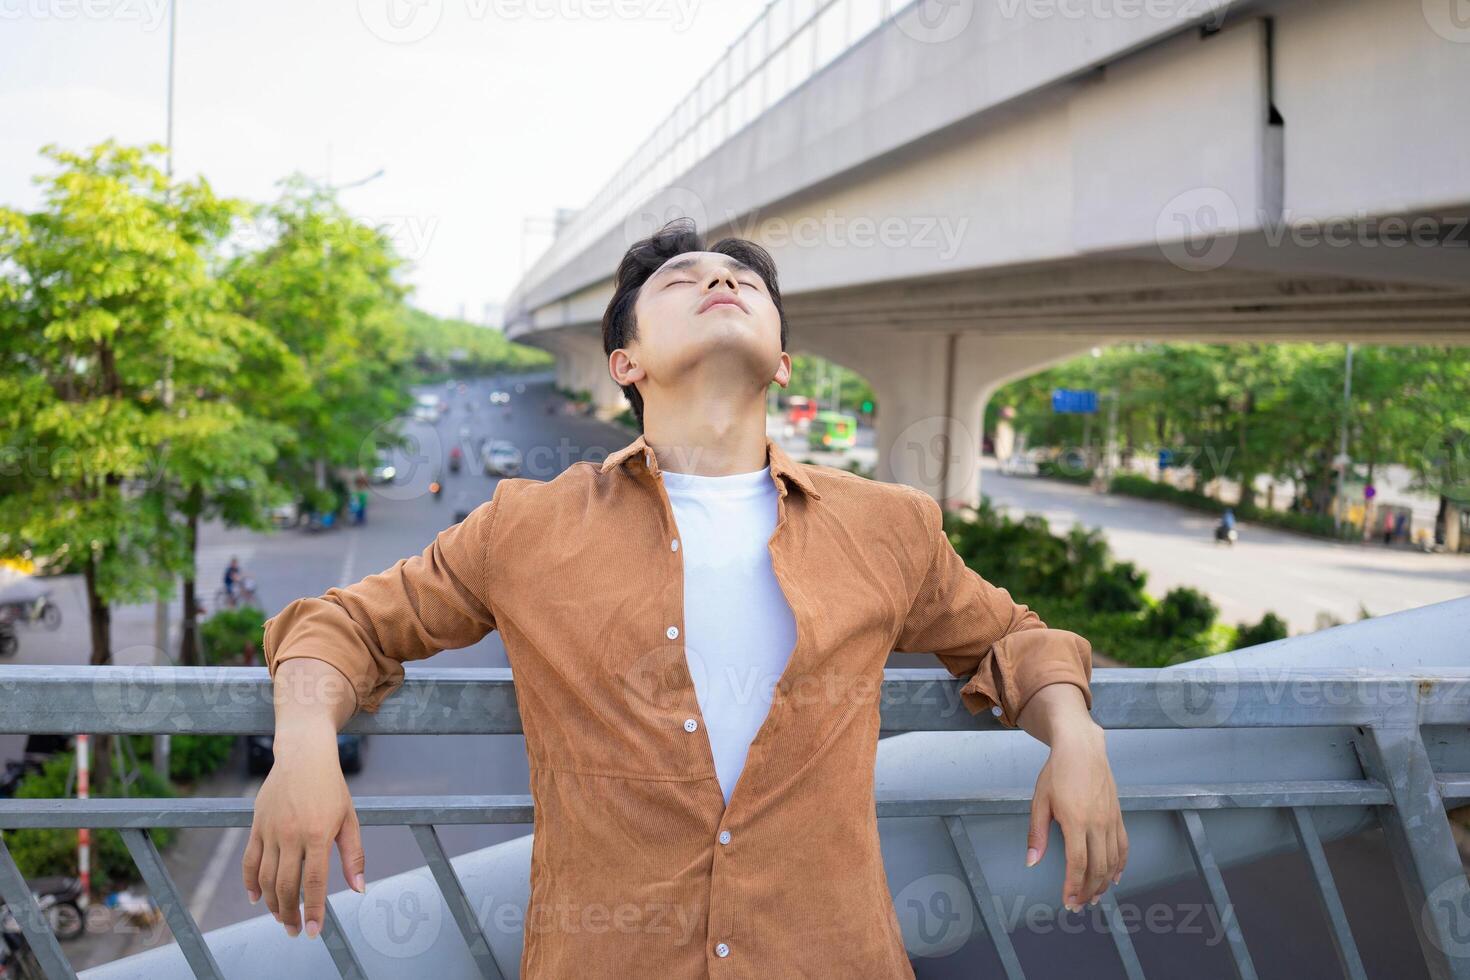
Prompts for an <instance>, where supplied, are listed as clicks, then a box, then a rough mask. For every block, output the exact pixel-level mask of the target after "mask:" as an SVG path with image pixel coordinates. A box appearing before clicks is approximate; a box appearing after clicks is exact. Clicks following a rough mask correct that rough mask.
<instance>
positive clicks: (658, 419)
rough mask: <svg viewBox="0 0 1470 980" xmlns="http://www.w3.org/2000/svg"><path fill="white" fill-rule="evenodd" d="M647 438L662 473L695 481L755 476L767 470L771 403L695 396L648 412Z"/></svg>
mask: <svg viewBox="0 0 1470 980" xmlns="http://www.w3.org/2000/svg"><path fill="white" fill-rule="evenodd" d="M643 437H644V441H645V442H646V443H647V444H648V447H649V448H650V449H652V450H653V453H654V455H655V456H656V457H657V458H658V465H659V468H660V469H663V470H669V471H670V472H674V473H690V474H693V475H694V476H729V475H731V474H734V473H749V472H751V471H753V470H758V469H760V468H761V467H763V466H765V465H767V462H768V461H767V459H766V400H765V391H764V389H762V390H761V392H760V393H759V396H758V397H756V398H749V397H740V398H731V397H729V396H728V395H724V394H721V395H712V394H711V395H703V396H700V395H695V396H693V397H690V398H682V399H680V400H679V401H678V402H677V403H675V404H668V405H662V404H649V403H647V402H645V403H644V406H643Z"/></svg>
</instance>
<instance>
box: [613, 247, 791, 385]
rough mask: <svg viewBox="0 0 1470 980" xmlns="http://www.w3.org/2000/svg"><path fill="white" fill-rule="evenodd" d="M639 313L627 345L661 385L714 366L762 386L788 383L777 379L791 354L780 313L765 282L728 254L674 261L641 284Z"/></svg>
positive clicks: (645, 372) (691, 255) (696, 255)
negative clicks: (786, 348) (786, 349)
mask: <svg viewBox="0 0 1470 980" xmlns="http://www.w3.org/2000/svg"><path fill="white" fill-rule="evenodd" d="M634 317H635V322H636V324H637V330H636V333H637V336H636V338H635V339H633V340H632V341H630V342H629V343H628V345H627V346H626V347H625V348H624V349H625V350H626V351H628V353H629V355H630V357H631V358H632V360H633V361H634V362H636V364H637V366H638V368H639V369H641V373H642V375H644V376H646V377H647V378H650V379H652V380H653V381H654V382H655V383H663V384H676V383H677V381H678V379H679V378H680V377H681V376H683V375H685V374H686V373H687V372H689V371H694V370H698V369H699V368H701V367H709V366H718V367H719V369H720V370H722V371H724V370H735V371H739V372H742V373H744V374H747V375H749V376H750V378H751V380H752V381H754V382H755V383H757V384H761V383H769V382H770V381H771V380H772V379H773V378H774V379H776V380H778V381H780V382H781V383H783V384H784V383H785V378H784V376H783V377H777V375H778V374H780V373H781V372H782V371H783V366H784V365H786V364H789V360H790V359H789V358H788V357H787V356H786V355H785V354H783V352H782V350H781V317H780V314H779V313H778V312H777V311H776V306H775V304H774V303H772V302H771V294H770V292H769V290H767V289H766V284H765V281H764V280H762V279H761V277H760V276H759V275H757V274H756V273H755V271H754V270H752V269H749V268H747V267H745V266H744V265H742V264H741V263H740V262H739V261H738V260H736V259H734V258H732V257H730V256H728V255H723V254H721V253H718V252H685V253H683V254H681V255H676V256H674V257H673V258H671V259H668V260H667V261H665V262H664V264H663V265H662V266H660V267H659V268H658V269H657V270H656V271H655V272H654V274H653V275H652V276H651V277H649V279H648V280H647V281H646V282H645V283H644V284H643V287H642V289H641V290H640V291H639V293H638V299H637V302H636V303H635V304H634ZM785 370H787V371H789V368H786V369H785ZM635 373H638V372H635Z"/></svg>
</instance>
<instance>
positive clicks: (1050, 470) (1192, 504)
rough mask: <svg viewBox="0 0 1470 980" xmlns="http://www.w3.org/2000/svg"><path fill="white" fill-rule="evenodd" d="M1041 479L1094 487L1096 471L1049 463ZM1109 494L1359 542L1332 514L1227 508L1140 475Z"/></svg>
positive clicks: (1118, 478) (1127, 476) (1122, 476)
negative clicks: (1229, 513) (1232, 510)
mask: <svg viewBox="0 0 1470 980" xmlns="http://www.w3.org/2000/svg"><path fill="white" fill-rule="evenodd" d="M1036 472H1037V475H1038V476H1044V477H1047V478H1048V479H1052V480H1065V481H1067V482H1069V483H1090V482H1091V481H1092V470H1085V469H1079V468H1078V467H1076V466H1072V465H1069V464H1067V463H1065V462H1057V461H1054V460H1045V461H1043V462H1042V463H1040V464H1038V466H1037V468H1036ZM1108 492H1109V493H1116V494H1121V495H1123V496H1127V497H1139V498H1142V499H1144V500H1162V501H1164V502H1166V503H1171V504H1178V505H1179V506H1180V507H1188V508H1191V509H1192V510H1202V511H1205V512H1206V513H1210V514H1221V513H1224V511H1225V508H1226V507H1230V506H1234V508H1235V516H1236V518H1237V519H1238V520H1242V521H1250V522H1252V523H1255V524H1265V525H1267V526H1268V527H1277V528H1281V529H1282V530H1284V531H1296V532H1298V533H1300V534H1311V535H1314V536H1316V537H1322V538H1356V536H1357V534H1358V531H1357V529H1356V528H1354V527H1352V526H1351V525H1344V529H1343V530H1341V531H1339V530H1338V529H1337V528H1335V527H1333V524H1332V516H1331V515H1330V514H1298V513H1293V512H1291V511H1281V510H1275V509H1272V508H1267V507H1259V506H1256V505H1254V504H1252V505H1250V506H1240V505H1232V504H1226V503H1224V502H1223V501H1219V500H1216V499H1215V498H1214V497H1207V496H1205V495H1204V494H1202V493H1196V492H1194V491H1193V490H1183V489H1180V488H1179V487H1176V486H1172V485H1170V484H1168V483H1160V482H1157V481H1155V480H1150V479H1149V478H1148V477H1146V476H1141V475H1139V474H1137V473H1119V474H1117V475H1115V476H1114V477H1113V479H1112V481H1111V482H1110V483H1109V484H1108Z"/></svg>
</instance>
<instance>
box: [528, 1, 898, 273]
mask: <svg viewBox="0 0 1470 980" xmlns="http://www.w3.org/2000/svg"><path fill="white" fill-rule="evenodd" d="M911 3H912V0H772V2H771V3H769V4H768V5H767V6H766V9H765V10H764V11H762V12H761V14H760V16H759V17H757V18H756V20H755V22H754V23H752V24H751V25H750V27H748V28H747V29H746V30H745V32H744V33H742V34H741V35H740V37H738V38H736V39H735V41H734V42H733V43H731V45H730V47H729V48H728V49H727V50H726V51H725V53H724V54H723V55H722V56H721V57H720V59H719V60H718V61H716V62H715V63H714V65H713V66H712V67H711V68H710V69H709V71H707V72H706V73H705V74H704V75H703V76H702V77H701V78H700V79H699V81H698V82H697V83H696V84H695V85H694V87H693V89H691V90H690V92H689V94H688V95H686V96H685V97H684V98H683V99H682V100H680V102H679V104H678V105H677V106H676V107H675V108H674V110H673V111H672V112H671V113H669V115H668V116H667V117H666V118H665V119H664V121H663V122H662V123H660V124H659V125H658V126H657V127H655V129H654V131H653V133H652V134H650V135H649V137H648V138H647V139H646V140H644V141H643V143H642V144H641V145H640V146H639V147H638V149H637V150H636V151H635V152H634V153H633V155H632V156H631V157H629V158H628V160H627V161H626V162H624V163H623V165H622V166H621V167H619V168H618V170H617V172H616V173H614V174H613V176H612V178H611V179H609V180H608V182H607V183H606V184H605V185H603V187H602V189H601V190H599V191H598V192H597V194H596V195H594V196H593V198H592V200H591V201H589V202H588V203H587V205H586V206H585V207H584V208H582V209H581V210H580V211H578V213H577V215H576V217H574V218H573V219H572V220H571V221H569V222H568V223H567V225H566V226H565V227H564V228H563V229H562V231H561V233H560V234H558V235H557V237H556V239H555V240H554V241H553V242H552V243H551V245H550V246H549V247H548V248H547V249H546V251H544V252H543V253H542V254H541V255H540V257H539V258H537V259H536V261H535V262H534V263H533V264H532V266H531V268H530V270H529V271H528V272H527V273H526V275H525V276H523V277H522V280H521V281H522V282H523V283H532V284H534V283H538V282H540V281H541V279H542V278H544V276H545V274H546V273H547V272H548V271H549V270H551V269H554V268H557V267H558V266H560V265H561V264H562V263H563V262H564V261H565V260H566V259H568V258H569V257H571V256H573V255H576V254H577V253H579V252H581V251H582V250H583V249H585V248H586V247H587V246H589V245H591V244H592V243H593V242H595V241H596V240H597V239H598V238H599V237H600V236H602V235H603V234H605V233H606V232H607V231H608V230H610V229H611V228H613V227H615V226H616V225H617V224H618V222H620V221H622V220H623V219H624V216H626V215H628V214H629V213H631V212H632V211H633V210H634V209H635V208H637V207H638V206H639V205H641V204H642V203H643V202H644V201H645V200H647V199H648V198H649V197H650V196H651V195H652V194H653V193H654V192H656V191H658V190H660V189H662V188H664V187H667V186H668V185H669V184H671V183H672V182H673V181H674V180H675V179H677V178H678V177H679V176H680V175H681V174H683V173H685V172H687V171H688V170H689V169H690V168H691V167H693V166H694V165H695V164H697V163H699V161H701V160H703V159H704V158H705V157H707V156H709V155H710V154H711V153H713V152H714V151H715V150H716V149H718V148H719V147H720V146H722V145H724V143H725V141H726V140H728V139H729V138H730V137H732V136H734V135H735V134H736V133H738V132H739V131H740V130H741V129H743V128H744V127H745V126H746V125H748V124H749V123H750V122H751V121H752V120H754V119H756V118H757V117H758V116H760V115H761V114H762V113H764V112H765V111H766V110H767V109H769V108H770V107H771V106H773V105H775V104H776V103H777V102H779V101H781V99H783V98H785V97H786V96H787V95H788V94H789V93H791V92H792V91H793V90H794V89H796V88H797V87H798V86H800V85H802V84H804V83H805V82H806V81H807V80H808V79H810V78H812V77H813V76H814V75H816V74H817V72H819V71H821V70H822V69H823V68H825V67H826V66H827V65H828V64H830V63H831V62H832V61H833V60H834V59H835V58H837V56H838V55H840V54H842V53H843V52H844V51H847V50H848V49H850V48H851V47H853V46H854V45H855V44H857V43H858V42H859V41H860V40H862V39H863V38H864V37H866V36H867V35H868V34H870V33H872V31H874V30H875V29H877V28H878V27H879V26H881V25H882V24H883V23H884V22H885V21H887V20H889V19H890V18H891V17H893V16H894V15H895V14H896V13H898V12H900V11H901V10H903V9H904V8H906V7H908V6H910V5H911Z"/></svg>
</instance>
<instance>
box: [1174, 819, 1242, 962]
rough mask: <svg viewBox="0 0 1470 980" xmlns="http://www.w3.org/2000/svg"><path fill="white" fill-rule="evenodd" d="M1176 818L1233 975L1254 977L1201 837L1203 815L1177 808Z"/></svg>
mask: <svg viewBox="0 0 1470 980" xmlns="http://www.w3.org/2000/svg"><path fill="white" fill-rule="evenodd" d="M1179 819H1180V820H1182V821H1183V822H1184V830H1185V838H1186V839H1187V840H1188V841H1189V852H1190V853H1191V854H1193V855H1194V866H1195V867H1196V868H1198V869H1199V873H1200V877H1201V878H1203V879H1204V882H1205V888H1207V889H1208V890H1209V893H1210V901H1211V902H1212V903H1214V906H1215V912H1216V914H1218V915H1219V916H1220V927H1221V928H1222V929H1224V931H1225V942H1226V944H1227V945H1228V946H1229V947H1230V957H1231V960H1232V961H1233V962H1234V963H1235V975H1236V976H1238V977H1239V978H1240V980H1256V965H1255V963H1253V962H1252V961H1251V954H1250V950H1248V949H1246V946H1245V937H1244V936H1243V935H1241V932H1240V920H1239V919H1238V918H1237V917H1236V915H1235V906H1234V905H1233V904H1232V903H1231V901H1230V893H1229V892H1228V891H1226V890H1225V876H1224V875H1222V874H1221V873H1220V865H1219V864H1217V863H1216V862H1215V853H1214V851H1212V850H1210V840H1209V838H1208V837H1206V836H1205V823H1204V818H1203V817H1202V816H1200V814H1199V811H1198V810H1180V811H1179Z"/></svg>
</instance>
